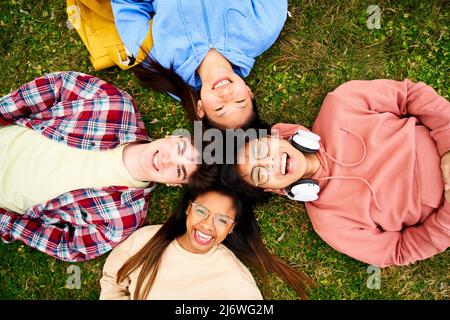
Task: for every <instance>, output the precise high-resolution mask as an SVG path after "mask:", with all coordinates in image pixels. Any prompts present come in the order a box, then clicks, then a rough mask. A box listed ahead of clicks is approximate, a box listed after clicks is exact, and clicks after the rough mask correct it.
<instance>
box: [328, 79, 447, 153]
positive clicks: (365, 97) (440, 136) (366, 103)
mask: <svg viewBox="0 0 450 320" xmlns="http://www.w3.org/2000/svg"><path fill="white" fill-rule="evenodd" d="M331 94H332V95H335V96H338V97H339V98H341V99H344V100H345V101H347V102H349V103H352V104H354V105H357V106H358V107H361V108H365V109H369V110H372V111H375V112H379V113H384V112H390V113H393V114H395V115H397V116H398V117H405V116H414V117H416V118H417V119H419V121H420V122H421V123H422V124H423V125H425V126H426V127H427V128H428V129H430V135H431V137H432V138H433V140H434V141H435V142H436V144H437V147H438V151H439V154H440V155H441V156H442V155H443V154H444V153H445V152H447V151H449V150H450V102H449V101H447V100H446V99H445V98H444V97H441V96H440V95H439V94H438V93H437V92H436V91H435V90H434V89H433V88H431V87H430V86H428V85H426V84H425V83H423V82H419V83H414V82H412V81H410V80H408V79H405V80H404V81H394V80H370V81H364V80H356V81H349V82H347V83H345V84H343V85H341V86H340V87H338V88H337V89H336V90H334V91H333V92H332V93H331Z"/></svg>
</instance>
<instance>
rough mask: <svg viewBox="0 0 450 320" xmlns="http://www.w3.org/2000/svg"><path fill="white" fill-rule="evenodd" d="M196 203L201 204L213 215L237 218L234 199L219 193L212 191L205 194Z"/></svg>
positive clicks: (196, 199) (195, 200)
mask: <svg viewBox="0 0 450 320" xmlns="http://www.w3.org/2000/svg"><path fill="white" fill-rule="evenodd" d="M194 202H195V203H197V204H201V205H202V206H204V207H205V208H207V209H208V210H209V211H211V213H220V214H226V215H228V216H230V217H231V218H234V217H235V216H236V212H235V208H234V202H233V199H232V198H231V197H230V196H226V195H223V194H221V193H219V192H215V191H211V192H207V193H204V194H202V195H199V196H198V197H197V198H195V199H194Z"/></svg>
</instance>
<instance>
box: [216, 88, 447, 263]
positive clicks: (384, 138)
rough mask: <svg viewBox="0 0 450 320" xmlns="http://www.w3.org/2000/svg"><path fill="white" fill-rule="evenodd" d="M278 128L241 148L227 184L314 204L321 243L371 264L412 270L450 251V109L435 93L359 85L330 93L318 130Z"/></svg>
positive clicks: (226, 177)
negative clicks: (409, 266) (416, 263)
mask: <svg viewBox="0 0 450 320" xmlns="http://www.w3.org/2000/svg"><path fill="white" fill-rule="evenodd" d="M274 129H278V133H279V136H269V137H265V138H260V139H257V140H253V141H250V142H249V143H247V144H246V147H245V149H242V150H240V151H239V156H238V160H239V161H240V162H241V164H238V165H234V166H231V167H228V168H226V170H225V172H224V174H223V179H224V180H225V181H226V182H227V183H228V184H230V185H232V186H233V187H236V188H241V189H244V192H246V193H247V195H248V196H249V197H250V196H251V194H253V195H255V196H256V195H258V193H257V191H258V190H259V191H260V192H261V191H262V190H264V191H267V192H275V193H278V194H281V195H284V196H288V197H289V198H291V199H294V200H299V201H306V204H305V205H306V210H307V212H308V214H309V217H310V218H311V222H312V225H313V227H314V229H315V231H316V232H317V233H318V234H319V235H320V237H321V238H322V239H323V240H324V241H325V242H327V243H328V244H330V245H331V246H332V247H333V248H335V249H336V250H338V251H340V252H342V253H345V254H347V255H349V256H351V257H353V258H355V259H358V260H361V261H363V262H366V263H368V264H373V265H377V266H382V267H384V266H390V265H406V264H409V263H412V262H414V261H417V260H422V259H427V258H429V257H432V256H433V255H436V254H438V253H440V252H443V251H445V250H446V249H447V248H448V247H449V245H450V151H449V150H450V103H449V102H448V101H447V100H446V99H445V98H443V97H441V96H439V95H438V94H437V93H436V92H435V91H434V90H433V89H432V88H431V87H429V86H427V85H426V84H424V83H413V82H411V81H409V80H405V81H401V82H400V81H392V80H373V81H350V82H348V83H346V84H343V85H342V86H340V87H338V88H337V89H336V90H335V91H333V92H331V93H329V94H328V95H327V97H326V98H325V101H324V102H323V105H322V108H321V110H320V112H319V114H318V116H317V119H316V121H315V123H314V126H313V129H312V132H310V131H309V130H308V129H306V128H304V127H302V126H300V125H296V124H277V125H275V126H274V127H272V132H273V133H274V132H275V130H274ZM299 130H300V131H299ZM241 183H242V185H241ZM255 192H256V193H255Z"/></svg>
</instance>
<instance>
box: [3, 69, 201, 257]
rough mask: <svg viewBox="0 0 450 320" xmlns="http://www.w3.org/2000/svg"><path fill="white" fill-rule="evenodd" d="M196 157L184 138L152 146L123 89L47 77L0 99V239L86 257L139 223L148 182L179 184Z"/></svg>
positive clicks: (85, 78)
mask: <svg viewBox="0 0 450 320" xmlns="http://www.w3.org/2000/svg"><path fill="white" fill-rule="evenodd" d="M198 156H199V152H198V151H197V150H196V149H194V147H193V146H192V144H191V142H190V140H189V139H187V138H182V137H168V138H163V139H158V140H154V141H152V140H151V139H150V138H149V137H148V135H147V133H146V131H145V127H144V123H143V122H142V120H141V116H140V114H139V112H138V111H137V109H136V106H135V104H134V102H133V100H132V99H131V97H130V96H129V95H128V94H127V93H126V92H124V91H121V90H119V89H117V88H115V87H113V86H112V85H110V84H108V83H106V82H104V81H103V80H100V79H98V78H95V77H93V76H89V75H85V74H82V73H77V72H57V73H52V74H47V75H45V76H43V77H41V78H38V79H36V80H34V81H32V82H30V83H27V84H25V85H23V86H21V87H20V88H19V89H18V90H16V91H14V92H12V93H10V94H8V95H6V96H4V97H2V98H0V235H1V238H2V240H3V241H4V242H11V241H13V240H20V241H23V242H24V243H25V244H27V245H29V246H31V247H34V248H36V249H38V250H40V251H43V252H45V253H47V254H49V255H51V256H53V257H56V258H59V259H62V260H66V261H84V260H89V259H92V258H95V257H97V256H99V255H101V254H103V253H105V252H107V251H109V250H111V249H112V247H114V246H115V245H116V244H117V243H119V242H120V241H122V240H124V239H125V238H126V237H128V236H129V235H130V234H131V233H132V232H133V231H134V230H136V229H137V228H138V227H139V226H141V225H142V223H143V222H144V220H145V217H146V215H147V207H148V202H149V201H150V194H151V191H152V190H153V189H154V187H155V183H166V184H171V185H175V184H177V185H178V184H184V183H186V182H187V181H188V178H189V177H190V176H191V175H192V173H193V172H194V171H195V170H197V168H198V165H197V163H198V162H197V160H198V159H196V158H197V157H198Z"/></svg>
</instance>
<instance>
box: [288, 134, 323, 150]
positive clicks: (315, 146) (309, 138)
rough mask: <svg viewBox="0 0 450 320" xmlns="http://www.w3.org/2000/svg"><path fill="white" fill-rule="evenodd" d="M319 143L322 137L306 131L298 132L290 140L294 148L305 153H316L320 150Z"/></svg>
mask: <svg viewBox="0 0 450 320" xmlns="http://www.w3.org/2000/svg"><path fill="white" fill-rule="evenodd" d="M319 141H320V137H319V136H318V135H317V134H315V133H313V132H309V131H305V130H298V131H297V132H296V133H295V134H294V135H293V136H292V137H290V138H289V142H290V143H291V144H292V145H293V146H294V148H296V149H298V150H300V151H302V152H305V153H316V152H317V151H318V150H319V149H320V144H319Z"/></svg>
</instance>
